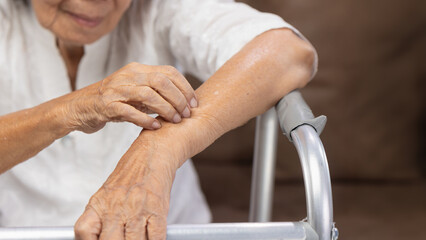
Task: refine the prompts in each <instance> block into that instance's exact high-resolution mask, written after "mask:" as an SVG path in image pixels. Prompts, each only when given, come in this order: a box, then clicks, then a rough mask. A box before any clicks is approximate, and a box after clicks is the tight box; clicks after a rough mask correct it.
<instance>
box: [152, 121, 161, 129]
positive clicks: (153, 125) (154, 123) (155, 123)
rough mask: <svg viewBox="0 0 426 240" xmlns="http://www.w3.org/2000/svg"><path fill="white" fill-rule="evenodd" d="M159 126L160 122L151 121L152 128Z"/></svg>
mask: <svg viewBox="0 0 426 240" xmlns="http://www.w3.org/2000/svg"><path fill="white" fill-rule="evenodd" d="M160 127H161V124H160V123H159V122H158V121H154V122H153V123H152V128H154V129H159V128H160Z"/></svg>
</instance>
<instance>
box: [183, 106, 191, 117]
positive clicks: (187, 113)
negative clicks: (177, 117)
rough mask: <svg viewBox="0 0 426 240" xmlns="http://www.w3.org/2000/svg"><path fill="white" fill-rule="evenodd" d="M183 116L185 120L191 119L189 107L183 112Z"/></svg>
mask: <svg viewBox="0 0 426 240" xmlns="http://www.w3.org/2000/svg"><path fill="white" fill-rule="evenodd" d="M182 116H183V117H184V118H189V117H190V116H191V112H190V111H189V108H188V107H186V108H185V110H183V112H182Z"/></svg>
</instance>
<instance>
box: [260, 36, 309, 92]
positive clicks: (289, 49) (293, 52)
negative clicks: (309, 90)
mask: <svg viewBox="0 0 426 240" xmlns="http://www.w3.org/2000/svg"><path fill="white" fill-rule="evenodd" d="M267 36H268V37H269V43H270V45H268V47H269V51H267V52H268V53H269V54H268V56H267V59H268V60H267V61H268V62H269V66H271V65H273V66H274V67H275V69H278V71H279V72H278V74H280V76H281V80H282V82H281V84H283V85H286V86H287V87H286V89H288V88H291V89H296V88H303V87H304V86H306V84H308V83H309V81H310V80H311V79H312V78H313V77H314V75H315V73H316V69H317V53H316V51H315V48H314V47H313V46H312V44H311V43H309V42H308V41H307V40H304V39H302V38H300V37H299V36H297V35H296V34H295V33H294V32H293V31H292V30H289V29H276V30H272V31H269V32H267ZM288 84H290V86H289V85H288Z"/></svg>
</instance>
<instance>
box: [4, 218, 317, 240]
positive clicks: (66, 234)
mask: <svg viewBox="0 0 426 240" xmlns="http://www.w3.org/2000/svg"><path fill="white" fill-rule="evenodd" d="M18 239H19V240H29V239H31V240H33V239H44V240H53V239H55V240H73V239H74V231H73V228H72V227H61V228H51V227H40V228H25V227H20V228H0V240H18ZM199 239H204V240H228V239H233V240H255V239H256V240H276V239H281V240H307V239H309V240H318V236H317V234H316V233H315V231H314V230H313V229H312V228H311V226H310V225H309V224H308V223H303V222H282V223H213V224H199V225H170V226H168V227H167V240H199Z"/></svg>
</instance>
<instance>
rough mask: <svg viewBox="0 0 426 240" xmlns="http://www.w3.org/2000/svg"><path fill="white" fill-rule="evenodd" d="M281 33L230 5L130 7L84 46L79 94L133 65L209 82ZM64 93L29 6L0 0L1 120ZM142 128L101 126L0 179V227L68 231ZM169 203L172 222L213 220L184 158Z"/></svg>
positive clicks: (272, 19) (271, 19)
mask: <svg viewBox="0 0 426 240" xmlns="http://www.w3.org/2000/svg"><path fill="white" fill-rule="evenodd" d="M28 2H29V1H28ZM283 27H286V28H291V29H293V30H294V31H295V32H297V30H295V29H294V28H293V27H292V26H290V25H289V24H287V23H286V22H284V21H283V20H282V19H281V18H280V17H278V16H276V15H272V14H268V13H260V12H258V11H257V10H255V9H252V8H250V7H249V6H247V5H245V4H242V3H235V2H234V1H230V0H203V1H199V0H151V1H149V0H145V1H138V0H134V1H133V3H132V5H131V7H130V8H129V10H128V11H127V12H126V14H125V15H124V16H123V19H122V20H121V22H120V23H119V25H118V26H117V28H116V29H114V30H113V31H112V32H111V33H109V34H108V35H106V36H104V37H102V38H101V39H100V40H98V41H97V42H95V43H93V44H90V45H86V46H85V55H84V57H83V59H82V61H81V62H80V65H79V69H78V73H77V81H76V82H77V83H76V84H77V89H79V88H83V87H85V86H87V85H89V84H92V83H95V82H97V81H100V80H102V79H103V78H105V77H107V76H108V75H110V74H111V73H112V72H114V71H116V70H118V69H119V68H121V67H122V66H124V65H126V64H127V63H129V62H133V61H135V62H140V63H143V64H149V65H174V66H177V67H179V69H180V70H182V71H184V72H189V73H191V74H193V75H195V76H197V77H199V78H200V79H202V80H206V79H207V78H209V77H210V76H211V75H212V74H213V73H214V72H215V71H216V70H217V69H218V68H219V67H220V66H221V65H222V64H223V63H224V62H225V61H227V60H228V59H229V58H230V57H231V56H232V55H233V54H235V53H236V52H238V51H239V50H240V49H241V48H242V47H243V46H244V45H245V44H246V43H247V42H249V41H250V40H251V39H253V38H254V37H255V36H257V35H259V34H261V33H262V32H265V31H267V30H269V29H274V28H283ZM298 34H300V33H298ZM69 92H71V88H70V83H69V78H68V75H67V71H66V67H65V65H64V62H63V60H62V58H61V56H60V54H59V51H58V49H57V47H56V44H55V37H54V35H53V34H52V33H51V32H50V31H48V30H46V29H44V28H43V27H41V25H40V24H39V23H38V21H37V19H36V17H35V15H34V13H33V11H32V9H31V6H30V4H29V3H26V2H25V1H10V0H9V1H0V115H5V114H7V113H11V112H15V111H18V110H21V109H24V108H31V107H34V106H36V105H38V104H41V103H43V102H46V101H48V100H50V99H52V98H56V97H59V96H61V95H64V94H67V93H69ZM0 127H4V126H0ZM140 130H141V129H140V128H139V127H137V126H134V125H132V124H130V123H108V124H107V125H106V126H105V127H104V128H103V129H102V130H100V131H98V132H96V133H93V134H84V133H82V132H72V133H70V134H69V135H67V136H65V137H63V138H62V139H58V140H56V141H55V142H54V143H53V144H52V145H50V146H49V147H47V148H46V149H44V150H43V151H41V152H40V153H39V154H37V155H36V156H35V157H33V158H31V159H29V160H28V161H26V162H24V163H21V164H19V165H17V166H15V167H14V168H12V169H11V170H9V171H8V172H6V173H4V174H2V175H0V226H64V225H73V224H74V223H75V221H76V220H77V219H78V217H79V216H80V215H81V214H82V213H83V210H84V208H85V205H86V204H87V202H88V200H89V198H90V197H91V195H93V194H94V193H95V192H96V191H97V189H99V187H101V186H102V184H103V182H104V181H105V180H106V178H107V177H108V175H109V174H110V173H111V172H112V170H113V169H114V167H115V165H116V163H117V161H118V160H119V159H120V158H121V156H122V155H123V154H124V153H125V151H126V150H127V149H128V148H129V146H130V144H131V143H132V142H133V140H134V139H135V138H136V137H137V136H138V134H139V132H140ZM0 142H1V141H0ZM170 204H171V205H170V212H169V216H168V223H170V224H173V223H207V222H209V221H210V220H211V214H210V211H209V209H208V206H207V204H206V201H205V199H204V196H203V194H202V192H201V190H200V187H199V183H198V177H197V175H196V173H195V169H194V167H193V165H192V163H191V161H187V163H185V164H184V165H183V166H182V167H181V168H180V169H179V170H178V172H177V174H176V179H175V181H174V184H173V188H172V193H171V203H170Z"/></svg>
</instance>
